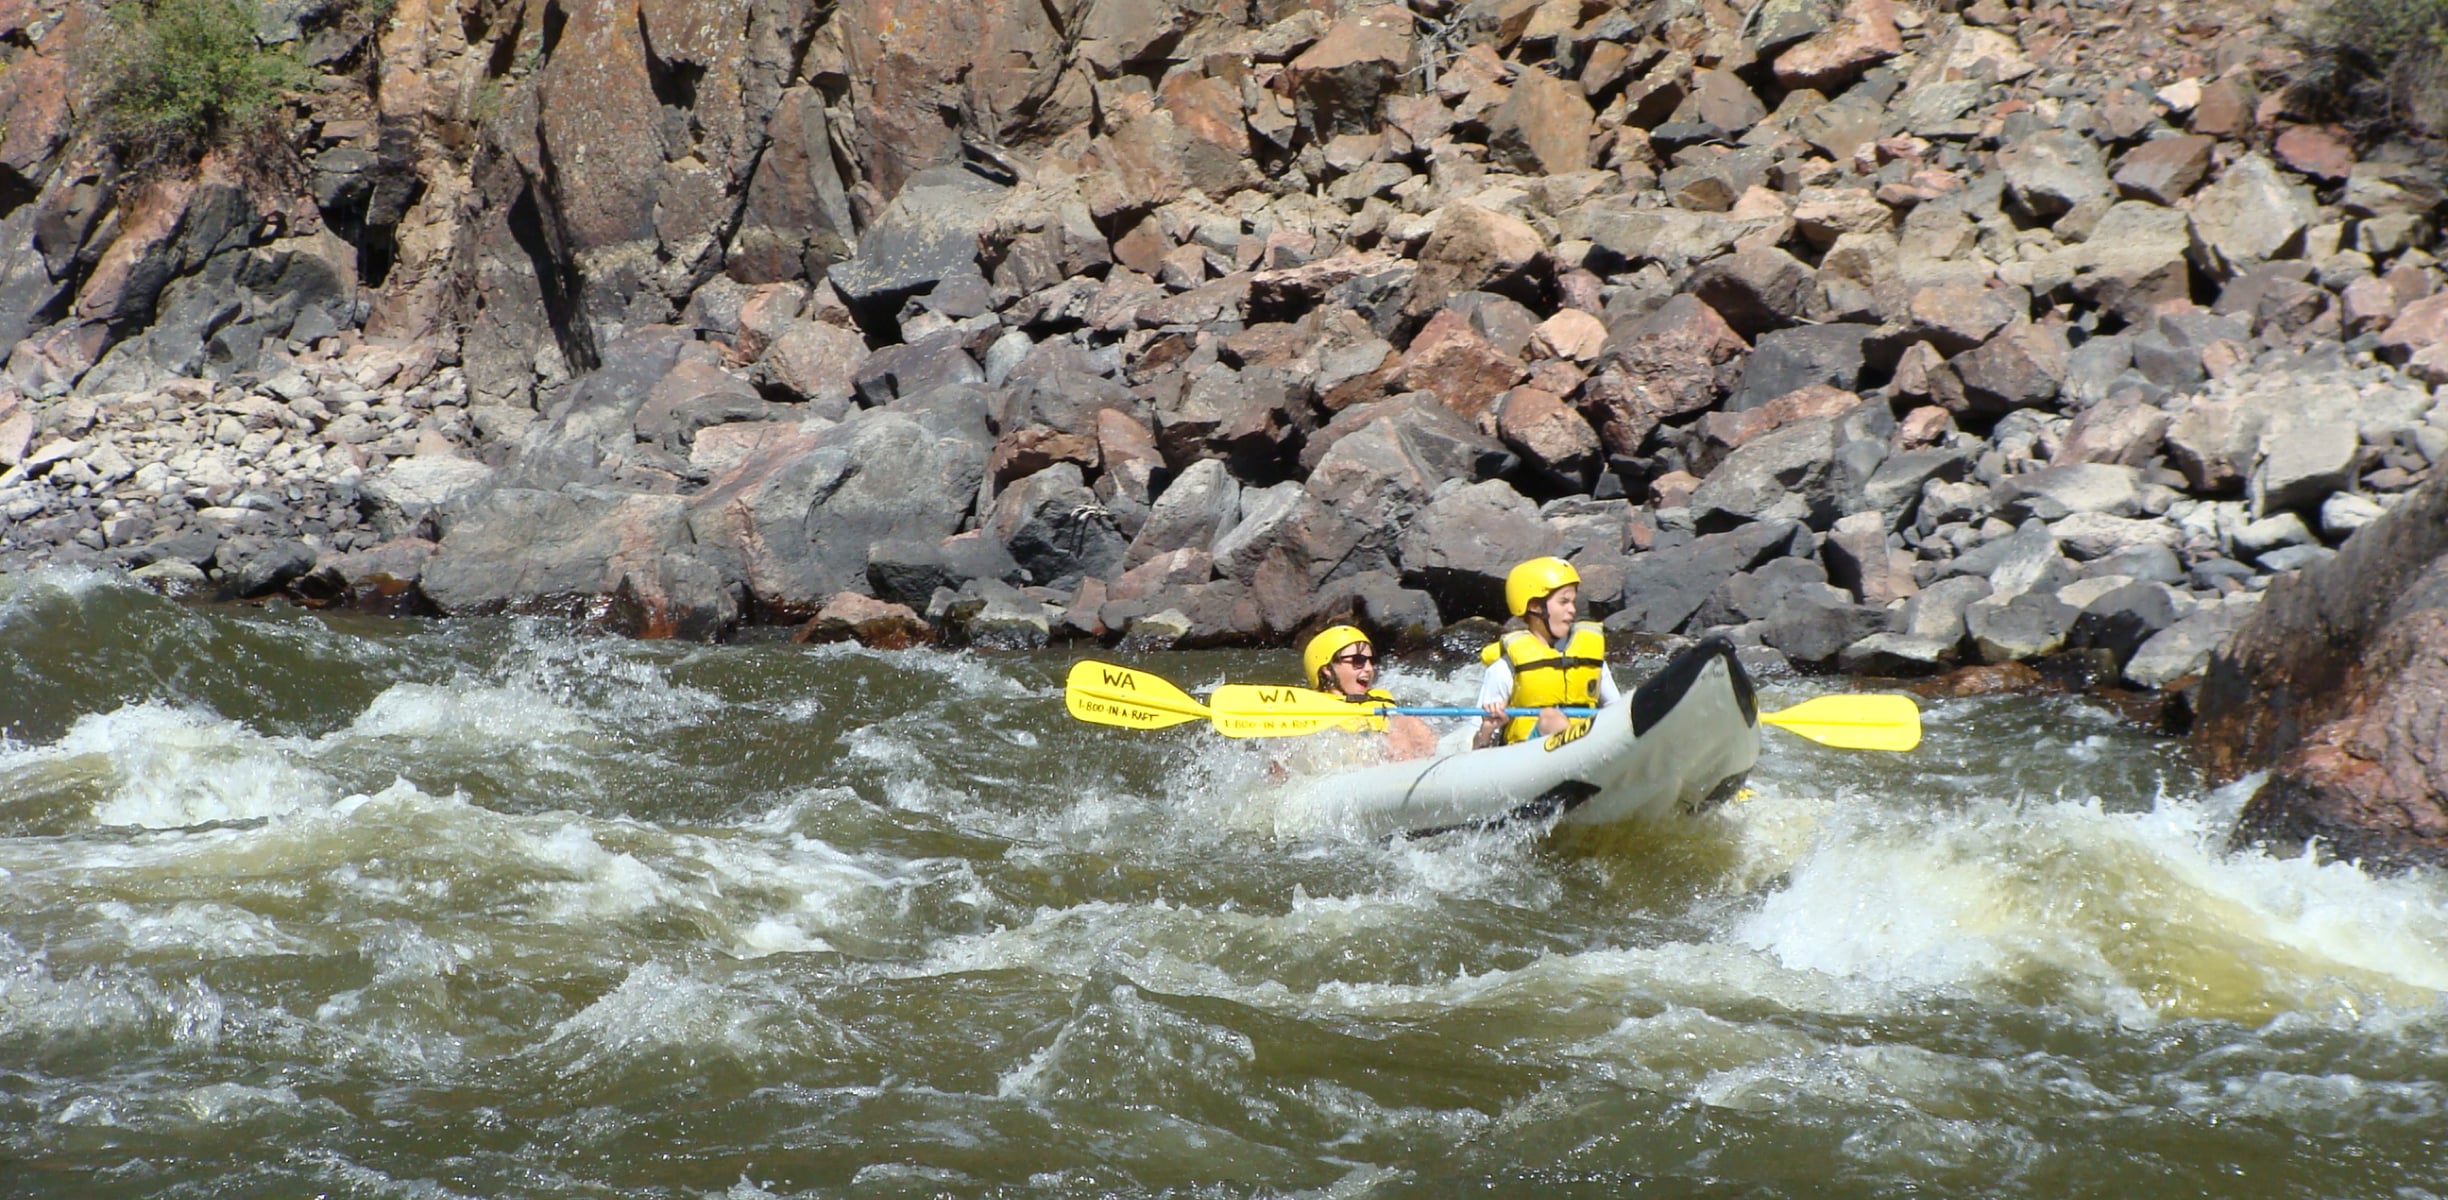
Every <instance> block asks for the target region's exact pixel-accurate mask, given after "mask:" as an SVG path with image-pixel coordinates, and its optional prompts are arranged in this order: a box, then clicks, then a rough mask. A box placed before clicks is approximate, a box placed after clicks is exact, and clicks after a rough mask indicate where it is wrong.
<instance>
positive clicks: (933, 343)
mask: <svg viewBox="0 0 2448 1200" xmlns="http://www.w3.org/2000/svg"><path fill="white" fill-rule="evenodd" d="M965 342H966V338H965V336H964V335H963V334H962V333H960V332H959V331H958V330H945V331H944V332H942V333H938V334H934V335H932V336H930V337H926V338H923V339H921V340H919V341H915V342H906V343H903V344H901V345H896V346H886V347H885V348H883V349H881V350H878V351H876V352H875V353H873V354H870V355H868V356H867V357H866V359H865V360H864V361H862V362H861V363H860V364H859V367H858V374H857V376H856V378H855V381H854V383H853V385H852V386H853V387H854V388H855V389H856V391H857V392H858V399H859V403H861V404H864V405H867V406H869V407H874V406H877V405H883V404H890V403H892V402H893V401H894V400H896V399H899V398H900V397H903V396H915V395H919V394H921V393H924V392H930V391H933V390H935V389H937V388H941V387H949V386H952V385H955V384H972V383H984V382H985V381H986V372H985V370H984V369H983V368H981V367H979V366H978V364H977V360H976V359H974V358H971V357H969V351H968V349H967V347H966V345H965Z"/></svg>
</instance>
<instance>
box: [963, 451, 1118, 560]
mask: <svg viewBox="0 0 2448 1200" xmlns="http://www.w3.org/2000/svg"><path fill="white" fill-rule="evenodd" d="M979 526H980V527H981V528H982V529H984V530H985V531H986V532H987V534H988V535H990V536H992V537H993V538H994V539H995V540H996V541H999V542H1001V543H1003V546H1004V548H1005V549H1006V550H1009V551H1010V552H1011V556H1012V561H1014V562H1017V563H1019V564H1020V567H1021V569H1022V570H1025V571H1027V572H1028V573H1029V578H1030V580H1031V581H1032V582H1035V583H1038V584H1042V585H1044V586H1047V587H1051V588H1055V589H1057V590H1069V589H1071V588H1074V587H1077V586H1078V585H1079V581H1080V580H1081V579H1083V578H1088V577H1091V576H1093V577H1096V578H1099V579H1102V578H1107V577H1110V576H1112V575H1115V574H1118V573H1120V572H1121V570H1122V566H1123V558H1124V555H1125V554H1126V553H1127V551H1128V549H1129V545H1130V543H1129V541H1128V539H1126V538H1124V537H1123V536H1122V534H1121V532H1120V531H1119V530H1117V529H1115V528H1114V524H1113V518H1112V517H1111V516H1109V515H1107V514H1106V512H1105V510H1104V508H1103V507H1102V506H1101V505H1099V504H1098V503H1097V502H1096V493H1094V492H1091V491H1089V490H1088V484H1087V481H1086V479H1085V477H1083V476H1082V475H1081V473H1080V469H1079V466H1078V464H1076V463H1067V462H1060V463H1055V464H1054V465H1053V466H1050V467H1047V468H1046V469H1044V470H1042V471H1039V472H1037V473H1036V474H1034V475H1031V476H1029V477H1028V478H1026V479H1023V480H1021V481H1019V482H1018V483H1015V484H1013V485H1012V486H1011V487H1009V488H1006V489H1004V491H1003V494H1001V495H999V496H997V497H995V500H994V506H993V507H992V508H991V509H989V510H988V511H987V512H986V513H985V514H984V516H983V517H982V518H981V520H980V521H979Z"/></svg>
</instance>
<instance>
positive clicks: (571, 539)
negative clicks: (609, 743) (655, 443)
mask: <svg viewBox="0 0 2448 1200" xmlns="http://www.w3.org/2000/svg"><path fill="white" fill-rule="evenodd" d="M694 543H695V539H694V538H693V537H692V536H691V533H690V530H689V512H688V507H687V504H686V503H685V502H684V501H682V500H681V499H680V498H679V497H677V496H658V495H626V496H624V495H615V494H611V493H607V492H602V491H578V490H571V491H566V492H544V491H537V490H534V489H531V488H496V489H493V490H492V491H490V492H488V493H486V494H485V495H484V497H483V498H482V499H480V500H478V501H476V502H475V503H474V504H473V506H472V508H471V510H470V511H469V512H468V513H467V514H466V515H465V516H464V517H461V518H459V519H457V520H455V521H453V522H452V524H451V527H450V530H449V532H448V533H447V534H446V535H445V536H444V538H443V540H442V545H441V548H440V549H439V550H437V551H436V552H435V553H434V555H433V557H432V559H431V560H430V561H428V562H427V563H426V564H425V569H424V573H423V576H422V577H421V579H420V580H419V586H420V587H421V588H422V589H423V590H424V593H425V596H426V598H427V599H429V600H431V601H432V602H433V604H434V606H435V607H436V608H438V609H440V610H441V611H442V612H443V613H444V614H445V615H449V616H460V615H468V614H481V613H502V612H517V613H546V614H552V615H557V616H567V617H583V618H585V619H588V620H590V621H591V622H594V623H598V624H601V625H604V626H607V627H608V628H610V629H612V630H613V631H615V632H619V633H626V634H629V635H631V636H635V637H680V638H689V639H695V640H712V639H714V638H717V637H720V636H721V635H722V634H724V633H726V632H728V631H729V630H730V629H731V627H732V626H734V625H736V624H738V623H739V620H740V616H741V613H742V609H743V604H742V601H743V599H744V596H743V587H742V582H743V581H742V580H741V578H740V576H739V575H738V573H737V572H736V570H735V569H734V567H733V565H732V564H731V563H730V562H728V561H726V560H725V556H723V555H721V554H719V553H708V552H707V551H706V550H705V548H703V547H700V546H697V545H696V544H694Z"/></svg>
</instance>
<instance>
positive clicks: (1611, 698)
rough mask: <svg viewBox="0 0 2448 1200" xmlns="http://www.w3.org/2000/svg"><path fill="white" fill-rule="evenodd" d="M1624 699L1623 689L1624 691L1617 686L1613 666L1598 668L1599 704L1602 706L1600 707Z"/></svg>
mask: <svg viewBox="0 0 2448 1200" xmlns="http://www.w3.org/2000/svg"><path fill="white" fill-rule="evenodd" d="M1622 699H1623V691H1622V689H1620V688H1617V687H1616V686H1615V669H1614V668H1613V667H1607V666H1601V667H1599V668H1598V704H1599V706H1600V707H1604V706H1606V705H1609V704H1614V703H1616V702H1618V701H1620V700H1622Z"/></svg>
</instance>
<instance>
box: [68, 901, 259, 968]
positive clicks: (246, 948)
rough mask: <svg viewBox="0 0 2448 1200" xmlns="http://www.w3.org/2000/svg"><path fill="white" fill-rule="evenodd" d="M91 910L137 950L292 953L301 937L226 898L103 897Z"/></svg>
mask: <svg viewBox="0 0 2448 1200" xmlns="http://www.w3.org/2000/svg"><path fill="white" fill-rule="evenodd" d="M92 912H93V915H94V916H95V917H96V918H97V919H98V920H99V921H101V922H103V923H106V924H107V925H109V926H110V927H111V928H113V929H114V930H115V931H116V932H117V935H118V941H119V943H120V944H121V945H123V946H125V947H126V948H127V949H129V950H131V951H134V952H136V953H140V954H160V953H164V952H171V953H176V954H179V955H180V956H182V957H185V956H190V955H191V956H193V957H195V958H200V959H215V958H253V957H260V956H264V955H271V954H298V953H303V952H304V951H305V950H306V949H307V943H306V942H305V941H304V940H303V939H301V938H298V937H295V936H292V935H289V934H286V933H283V932H281V929H280V927H279V926H278V925H277V924H275V923H274V922H273V921H272V920H271V919H270V918H268V917H264V916H262V915H260V914H257V913H252V912H248V911H247V910H245V909H242V908H237V907H234V906H231V905H227V904H214V903H210V902H205V901H182V902H179V903H176V904H172V905H169V906H167V907H166V908H156V907H148V908H143V909H139V908H138V907H137V906H135V905H133V904H130V903H127V902H126V901H121V900H107V901H103V902H102V903H99V904H96V905H94V906H93V908H92Z"/></svg>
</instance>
